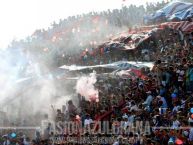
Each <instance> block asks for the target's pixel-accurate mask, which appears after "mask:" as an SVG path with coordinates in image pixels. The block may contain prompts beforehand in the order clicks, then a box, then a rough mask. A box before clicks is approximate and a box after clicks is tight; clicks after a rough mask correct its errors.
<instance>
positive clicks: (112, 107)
mask: <svg viewBox="0 0 193 145" xmlns="http://www.w3.org/2000/svg"><path fill="white" fill-rule="evenodd" d="M155 37H156V39H155V40H156V41H155V42H152V40H151V39H150V40H149V41H150V42H151V43H152V44H154V45H155V49H152V48H151V49H150V50H151V51H148V50H147V51H146V53H147V54H145V55H148V56H149V60H154V67H153V68H152V70H146V71H143V73H144V75H146V76H147V78H146V79H141V78H140V77H139V78H137V79H132V78H128V79H125V78H98V81H97V83H96V84H95V85H96V86H95V87H96V88H97V89H98V90H99V101H96V100H95V99H93V100H91V101H86V100H85V98H84V96H81V95H79V106H75V105H74V104H73V101H69V102H68V105H67V106H66V107H64V108H63V109H62V110H61V109H58V110H57V113H56V120H55V121H56V122H59V121H62V122H64V121H75V122H76V121H80V122H82V124H83V128H85V127H88V126H89V127H91V128H94V127H96V121H102V122H104V121H109V122H110V124H111V125H110V126H111V127H112V125H113V124H116V127H117V128H119V129H121V130H122V131H116V132H115V134H111V137H113V138H114V139H116V141H115V142H114V145H119V144H123V143H121V142H123V141H127V144H131V145H135V144H136V145H137V144H138V145H139V144H142V145H143V144H144V145H148V144H149V145H153V144H156V145H158V144H163V145H166V144H182V145H188V144H190V145H191V144H193V115H192V114H193V109H192V108H193V104H192V97H193V94H192V92H193V45H192V43H193V41H192V37H193V34H192V33H191V32H190V33H188V34H183V33H181V32H180V30H179V31H176V30H172V29H169V28H166V29H164V30H163V31H162V32H161V33H159V35H157V36H155ZM151 43H150V44H151ZM145 49H147V48H145ZM136 51H139V52H138V53H136V55H137V54H138V55H137V57H138V59H139V60H144V59H145V58H146V57H145V58H144V55H142V54H141V53H142V50H141V49H137V50H136ZM126 59H127V58H126ZM87 61H89V59H88V60H87ZM96 64H97V63H96ZM136 121H148V122H149V123H150V132H140V131H138V132H135V133H133V132H126V133H125V132H123V131H124V130H126V129H127V128H128V127H129V125H130V124H131V123H134V122H136ZM96 128H97V127H96ZM111 129H112V128H111ZM50 130H51V125H50V124H49V125H48V127H47V128H46V130H45V132H44V136H41V139H40V134H39V135H37V134H38V133H36V139H35V140H33V144H34V145H37V144H38V145H40V144H50V143H48V142H49V139H50V138H51V137H53V136H55V137H61V136H67V134H53V132H50ZM96 130H97V129H96ZM111 131H112V130H111ZM74 135H75V136H78V133H77V134H74ZM108 135H109V134H104V133H101V134H97V136H98V137H103V136H105V137H109V136H108ZM83 136H87V137H92V134H91V133H89V132H85V134H84V135H82V136H80V137H83ZM4 139H5V140H6V139H7V142H9V140H8V137H7V136H5V137H4ZM28 140H29V138H25V140H24V142H25V143H24V144H25V145H27V144H29V142H28ZM73 143H74V142H73V141H68V142H67V141H65V140H63V143H59V144H73ZM4 144H5V142H4ZM88 144H89V143H88ZM90 144H91V143H90ZM92 144H97V143H96V142H93V143H92Z"/></svg>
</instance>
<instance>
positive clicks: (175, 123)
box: [172, 116, 180, 129]
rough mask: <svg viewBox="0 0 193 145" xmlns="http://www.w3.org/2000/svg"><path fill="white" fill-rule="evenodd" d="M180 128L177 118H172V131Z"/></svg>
mask: <svg viewBox="0 0 193 145" xmlns="http://www.w3.org/2000/svg"><path fill="white" fill-rule="evenodd" d="M179 127H180V122H179V121H178V120H177V117H176V116H174V118H173V122H172V129H178V128H179Z"/></svg>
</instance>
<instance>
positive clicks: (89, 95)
mask: <svg viewBox="0 0 193 145" xmlns="http://www.w3.org/2000/svg"><path fill="white" fill-rule="evenodd" d="M96 81H97V79H96V73H91V74H90V76H83V77H81V78H80V79H79V80H78V81H77V84H76V92H77V93H79V94H80V95H82V96H84V97H85V99H86V100H87V101H96V102H98V101H99V97H98V95H99V92H98V90H97V89H96V88H95V86H94V84H95V83H96Z"/></svg>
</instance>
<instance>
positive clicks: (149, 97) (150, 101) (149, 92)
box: [143, 91, 153, 106]
mask: <svg viewBox="0 0 193 145" xmlns="http://www.w3.org/2000/svg"><path fill="white" fill-rule="evenodd" d="M146 93H147V98H146V100H145V102H144V103H143V105H145V106H150V105H151V103H152V100H153V96H152V95H151V91H148V92H146Z"/></svg>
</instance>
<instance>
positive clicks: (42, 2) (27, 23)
mask: <svg viewBox="0 0 193 145" xmlns="http://www.w3.org/2000/svg"><path fill="white" fill-rule="evenodd" d="M156 1H161V0H125V1H123V0H2V1H1V2H0V18H1V23H0V48H6V47H7V45H8V44H9V43H10V41H11V40H13V39H22V38H25V37H26V36H29V35H31V34H32V33H33V32H34V31H35V30H36V29H42V28H45V29H47V28H48V27H49V26H50V24H51V23H52V22H53V21H56V22H58V20H59V19H64V18H66V17H67V16H72V15H76V14H82V13H88V12H90V11H102V10H107V9H114V8H121V6H122V5H123V4H124V5H129V4H136V5H140V4H145V3H146V2H156Z"/></svg>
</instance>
